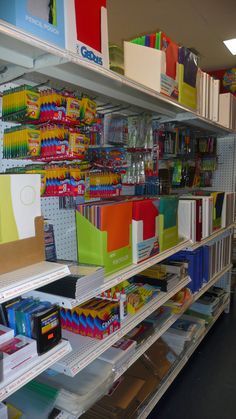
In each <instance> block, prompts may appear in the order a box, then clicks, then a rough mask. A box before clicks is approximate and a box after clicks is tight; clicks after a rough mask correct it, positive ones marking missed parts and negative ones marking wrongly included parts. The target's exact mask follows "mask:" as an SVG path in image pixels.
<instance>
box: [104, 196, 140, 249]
mask: <svg viewBox="0 0 236 419" xmlns="http://www.w3.org/2000/svg"><path fill="white" fill-rule="evenodd" d="M132 206H133V203H132V202H122V203H117V204H114V203H113V204H112V205H105V206H103V207H101V230H102V231H107V251H108V252H112V251H114V250H117V249H120V248H122V247H126V246H129V245H131V243H130V225H131V224H132Z"/></svg>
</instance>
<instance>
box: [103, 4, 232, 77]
mask: <svg viewBox="0 0 236 419" xmlns="http://www.w3.org/2000/svg"><path fill="white" fill-rule="evenodd" d="M107 7H108V24H109V41H110V42H111V43H116V44H119V45H121V44H122V41H123V40H125V39H130V38H132V37H135V36H136V35H139V34H143V33H150V32H152V31H156V30H157V29H161V30H163V31H164V32H166V34H167V35H169V36H170V37H171V38H172V39H173V40H175V41H176V42H178V43H180V44H182V45H185V46H186V47H189V48H195V49H196V50H197V51H198V52H199V53H200V58H201V62H200V65H201V67H202V68H204V69H218V68H227V67H233V66H236V56H233V55H231V53H230V52H229V51H228V50H227V48H226V47H225V46H224V44H223V42H222V41H223V40H225V39H230V38H236V0H108V1H107Z"/></svg>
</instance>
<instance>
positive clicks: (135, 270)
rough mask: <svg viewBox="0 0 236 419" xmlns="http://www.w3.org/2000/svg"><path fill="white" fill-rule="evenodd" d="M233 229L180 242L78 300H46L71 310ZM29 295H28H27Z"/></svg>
mask: <svg viewBox="0 0 236 419" xmlns="http://www.w3.org/2000/svg"><path fill="white" fill-rule="evenodd" d="M232 228H233V224H232V225H230V226H229V227H227V228H223V229H220V230H217V231H216V232H214V233H213V234H212V235H211V236H209V237H208V238H206V239H204V240H202V241H201V242H199V243H194V244H192V243H191V242H190V241H189V240H182V241H181V242H180V243H179V244H178V245H176V246H174V247H172V248H170V249H168V250H165V251H164V252H162V253H159V254H158V255H156V256H153V257H151V258H149V259H147V260H145V261H143V262H141V263H139V264H136V265H135V264H132V265H130V266H128V267H127V268H125V269H122V270H120V271H118V272H116V273H115V274H112V275H109V276H107V277H106V278H105V282H104V284H103V285H102V286H101V287H99V288H94V289H89V290H88V292H86V293H85V294H81V295H80V298H78V299H77V300H75V299H72V298H60V297H58V296H53V295H52V296H50V298H49V296H48V298H49V299H50V301H51V302H52V303H56V302H57V303H60V304H61V305H62V306H63V307H64V308H68V309H72V308H74V307H76V306H78V305H79V304H82V303H84V302H85V301H88V300H90V299H91V298H93V297H96V296H97V295H99V294H101V293H102V292H104V291H107V290H108V289H110V288H112V287H115V286H116V285H118V284H120V283H121V282H123V281H125V280H127V279H130V278H132V276H134V275H137V274H138V273H140V272H142V271H144V270H145V269H147V268H148V267H150V266H153V265H155V264H156V263H160V262H162V261H163V260H165V259H167V258H168V257H170V256H172V255H174V254H175V253H177V252H179V251H181V250H184V249H186V248H189V249H197V248H198V247H200V246H203V245H205V244H207V243H208V242H210V241H211V240H213V239H214V238H216V237H218V236H220V235H222V234H223V233H225V232H227V231H229V230H231V229H232ZM0 280H1V277H0ZM31 289H34V287H32V288H31ZM29 295H30V294H29ZM34 296H35V297H37V296H38V297H40V296H42V294H41V293H40V292H37V291H36V292H34Z"/></svg>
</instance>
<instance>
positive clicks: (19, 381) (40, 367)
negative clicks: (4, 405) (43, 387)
mask: <svg viewBox="0 0 236 419" xmlns="http://www.w3.org/2000/svg"><path fill="white" fill-rule="evenodd" d="M70 351H71V346H70V343H69V342H68V341H65V340H63V341H62V342H61V343H59V344H58V345H57V346H56V347H55V348H53V349H51V350H50V351H49V352H47V353H45V354H44V355H40V356H37V357H36V358H34V359H32V361H30V362H28V363H27V364H26V365H24V366H23V367H22V369H20V370H19V371H17V372H15V373H14V372H13V373H12V374H11V377H10V378H9V379H7V380H3V381H2V382H1V383H0V401H2V400H4V399H5V398H6V397H8V396H10V395H11V394H12V393H14V392H15V391H17V390H19V389H20V388H21V387H23V386H24V385H25V384H27V383H28V382H29V381H31V380H33V378H35V377H37V375H39V374H41V373H42V372H43V371H45V370H46V369H47V368H50V367H51V366H52V365H53V364H54V362H56V361H58V360H59V359H61V358H62V357H63V356H65V355H66V354H68V353H69V352H70Z"/></svg>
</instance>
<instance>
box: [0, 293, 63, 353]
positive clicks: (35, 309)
mask: <svg viewBox="0 0 236 419" xmlns="http://www.w3.org/2000/svg"><path fill="white" fill-rule="evenodd" d="M1 317H2V319H1V321H2V323H4V324H5V325H7V326H9V327H10V328H11V329H13V330H14V334H15V335H24V336H27V337H29V338H32V339H35V340H36V341H37V351H38V354H42V353H45V352H47V351H49V350H50V349H52V348H53V347H54V346H55V345H57V343H59V341H60V340H61V323H60V311H59V308H58V307H57V306H56V305H52V304H51V303H49V302H48V301H42V302H40V301H39V300H36V299H33V298H24V299H22V298H20V297H19V298H16V299H14V300H11V301H8V302H7V303H3V304H2V305H1Z"/></svg>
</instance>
